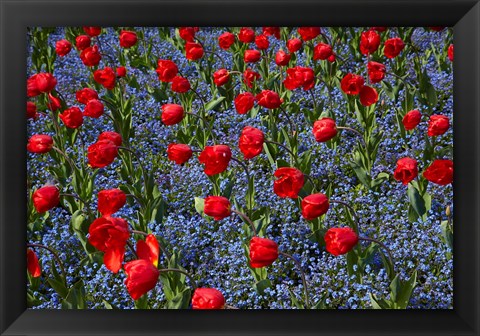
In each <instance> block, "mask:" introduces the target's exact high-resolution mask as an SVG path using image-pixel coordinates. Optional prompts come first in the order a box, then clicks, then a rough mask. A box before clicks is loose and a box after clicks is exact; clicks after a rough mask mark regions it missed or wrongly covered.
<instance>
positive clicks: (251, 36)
mask: <svg viewBox="0 0 480 336" xmlns="http://www.w3.org/2000/svg"><path fill="white" fill-rule="evenodd" d="M238 39H239V40H240V41H241V42H243V43H251V42H253V41H255V32H254V31H253V29H250V28H242V29H240V33H238Z"/></svg>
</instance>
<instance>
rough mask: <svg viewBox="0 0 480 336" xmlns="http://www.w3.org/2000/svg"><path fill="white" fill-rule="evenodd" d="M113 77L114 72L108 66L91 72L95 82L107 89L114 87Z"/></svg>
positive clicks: (114, 76)
mask: <svg viewBox="0 0 480 336" xmlns="http://www.w3.org/2000/svg"><path fill="white" fill-rule="evenodd" d="M115 78H116V75H115V72H114V71H113V70H112V68H110V67H106V68H105V69H102V70H96V71H95V72H94V73H93V79H95V82H97V83H99V84H101V85H103V86H104V87H105V88H106V89H108V90H112V89H113V88H114V87H115Z"/></svg>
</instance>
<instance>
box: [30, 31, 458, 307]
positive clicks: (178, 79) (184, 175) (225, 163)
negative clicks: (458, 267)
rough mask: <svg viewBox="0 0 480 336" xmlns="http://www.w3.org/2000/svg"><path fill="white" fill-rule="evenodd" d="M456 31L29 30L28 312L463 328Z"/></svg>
mask: <svg viewBox="0 0 480 336" xmlns="http://www.w3.org/2000/svg"><path fill="white" fill-rule="evenodd" d="M452 32H453V30H452V29H451V28H448V27H355V28H348V27H331V28H328V27H215V28H212V27H159V28H153V27H148V28H145V27H63V28H45V27H43V28H40V27H31V28H29V29H28V32H27V41H28V43H27V44H28V50H27V78H26V96H27V99H26V104H27V112H26V118H27V133H28V139H27V141H28V142H27V148H26V150H27V153H28V156H27V169H28V175H27V176H28V180H27V195H26V202H27V204H28V208H27V211H28V213H27V218H28V222H27V223H26V224H27V225H26V230H27V242H26V245H27V246H26V249H27V251H26V252H27V269H26V270H25V272H26V274H27V284H26V290H27V300H28V307H29V308H34V309H452V308H453V250H452V241H453V211H454V210H453V61H454V51H453V33H452Z"/></svg>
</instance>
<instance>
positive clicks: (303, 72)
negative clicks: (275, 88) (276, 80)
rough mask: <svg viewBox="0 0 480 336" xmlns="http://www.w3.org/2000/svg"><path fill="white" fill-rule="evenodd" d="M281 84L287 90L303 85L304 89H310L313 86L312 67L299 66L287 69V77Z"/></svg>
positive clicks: (313, 74) (313, 75)
mask: <svg viewBox="0 0 480 336" xmlns="http://www.w3.org/2000/svg"><path fill="white" fill-rule="evenodd" d="M283 85H285V87H286V88H287V89H288V90H295V89H297V88H299V87H303V90H304V91H307V90H310V89H311V88H313V87H314V86H315V73H314V72H313V70H312V69H310V68H305V67H301V66H296V67H294V68H290V69H287V78H285V80H284V81H283Z"/></svg>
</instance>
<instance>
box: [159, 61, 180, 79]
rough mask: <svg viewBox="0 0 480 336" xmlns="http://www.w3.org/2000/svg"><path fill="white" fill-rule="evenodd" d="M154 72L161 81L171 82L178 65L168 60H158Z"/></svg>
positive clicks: (176, 72)
mask: <svg viewBox="0 0 480 336" xmlns="http://www.w3.org/2000/svg"><path fill="white" fill-rule="evenodd" d="M155 72H156V73H157V75H158V79H159V80H160V81H162V82H167V83H169V82H171V81H172V80H173V79H174V78H175V76H176V75H177V74H178V67H177V65H176V64H175V63H173V62H172V61H170V60H158V62H157V69H156V70H155Z"/></svg>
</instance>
